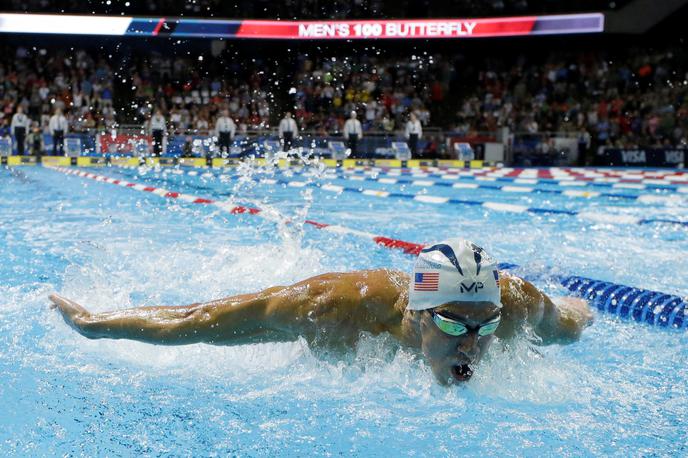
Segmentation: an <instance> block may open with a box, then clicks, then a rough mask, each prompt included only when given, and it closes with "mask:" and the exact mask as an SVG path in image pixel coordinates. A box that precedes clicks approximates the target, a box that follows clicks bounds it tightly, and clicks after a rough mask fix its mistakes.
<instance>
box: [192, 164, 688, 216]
mask: <svg viewBox="0 0 688 458" xmlns="http://www.w3.org/2000/svg"><path fill="white" fill-rule="evenodd" d="M204 175H205V176H208V177H214V176H215V175H214V174H211V173H209V172H206V173H205V174H204ZM202 176H203V175H202ZM224 176H228V175H224ZM230 178H231V179H239V178H240V176H230ZM248 179H249V180H251V181H254V182H256V183H263V184H269V185H284V186H287V187H292V188H304V187H311V188H317V189H320V190H323V191H327V192H334V193H342V192H347V193H353V194H362V195H365V196H368V197H376V198H381V199H388V198H398V199H402V200H414V201H416V202H421V203H426V204H434V205H457V206H481V207H483V208H487V209H489V210H494V211H498V212H507V213H530V214H538V215H548V214H549V215H567V216H574V217H576V218H579V219H583V220H589V221H593V222H597V223H607V224H616V225H631V224H634V225H636V224H637V225H645V224H656V223H658V224H670V225H677V226H680V227H686V228H688V220H686V221H682V220H673V219H669V218H640V217H637V216H632V215H620V214H612V213H600V212H594V211H581V210H562V209H556V208H553V209H550V208H538V207H527V206H525V205H519V204H510V203H504V202H491V201H481V200H469V199H454V198H450V197H444V196H433V195H429V194H423V193H418V194H406V193H400V192H390V191H381V190H376V189H366V188H352V187H349V186H341V185H336V184H331V183H327V184H320V183H313V182H308V181H300V180H283V179H277V178H255V177H250V178H248Z"/></svg>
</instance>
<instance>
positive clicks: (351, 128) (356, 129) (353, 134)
mask: <svg viewBox="0 0 688 458" xmlns="http://www.w3.org/2000/svg"><path fill="white" fill-rule="evenodd" d="M344 138H346V139H347V142H348V147H349V149H350V150H351V157H358V156H357V148H358V140H360V139H361V138H363V128H362V127H361V121H359V120H358V119H356V112H355V111H352V112H351V116H350V117H349V119H347V120H346V122H345V123H344Z"/></svg>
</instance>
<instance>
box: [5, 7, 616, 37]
mask: <svg viewBox="0 0 688 458" xmlns="http://www.w3.org/2000/svg"><path fill="white" fill-rule="evenodd" d="M603 31H604V15H603V14H602V13H585V14H565V15H555V16H554V15H552V16H518V17H498V18H480V19H408V20H407V19H392V20H356V21H346V20H344V21H339V20H338V21H272V20H270V21H262V20H261V21H257V20H250V19H244V20H217V19H189V18H165V17H160V18H143V17H121V16H120V17H117V16H113V17H109V16H74V15H65V14H60V15H50V14H6V13H2V14H0V33H31V34H35V33H48V34H66V35H107V36H141V37H179V38H224V39H230V38H244V39H278V40H352V39H364V40H365V39H369V40H370V39H410V38H415V39H418V38H424V39H425V38H486V37H504V36H526V35H562V34H574V33H599V32H603Z"/></svg>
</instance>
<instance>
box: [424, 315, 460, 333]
mask: <svg viewBox="0 0 688 458" xmlns="http://www.w3.org/2000/svg"><path fill="white" fill-rule="evenodd" d="M432 318H433V321H434V322H435V324H436V325H437V327H438V328H440V331H442V332H444V333H445V334H449V335H450V336H462V335H464V334H466V333H467V332H468V329H467V328H466V326H464V325H463V324H461V323H458V322H456V321H450V320H447V319H446V318H444V317H442V316H440V315H438V314H436V313H435V314H433V315H432Z"/></svg>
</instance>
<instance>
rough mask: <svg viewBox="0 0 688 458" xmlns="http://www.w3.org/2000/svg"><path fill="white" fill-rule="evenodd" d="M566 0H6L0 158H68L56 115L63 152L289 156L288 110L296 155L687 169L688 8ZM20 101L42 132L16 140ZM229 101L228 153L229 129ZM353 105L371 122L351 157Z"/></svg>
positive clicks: (1, 26) (1, 24)
mask: <svg viewBox="0 0 688 458" xmlns="http://www.w3.org/2000/svg"><path fill="white" fill-rule="evenodd" d="M139 3H140V4H139ZM567 3H568V4H570V2H563V1H552V0H550V1H500V0H495V1H485V2H478V1H453V2H421V1H408V2H404V1H402V2H384V1H379V2H354V3H350V4H349V3H348V2H343V3H342V2H318V1H304V2H300V1H294V2H286V3H284V4H275V2H260V1H258V2H238V3H237V4H225V2H212V1H201V0H199V1H197V2H166V1H161V2H151V3H146V4H145V5H144V4H143V3H142V2H134V1H132V2H118V1H113V2H46V1H40V2H32V1H28V2H24V1H22V2H15V1H11V2H8V3H6V5H5V9H6V13H5V14H3V16H2V17H1V18H0V31H1V32H5V33H3V35H2V47H3V53H2V55H3V56H4V62H3V63H2V67H1V69H2V80H3V81H2V86H1V87H0V91H2V92H1V93H0V100H1V103H2V114H3V118H2V125H1V127H0V128H1V129H2V130H1V132H2V136H3V144H2V145H1V146H0V152H1V154H3V155H4V156H10V155H16V154H19V155H23V154H31V155H33V156H44V155H51V156H52V155H57V154H58V152H57V149H56V148H54V145H55V144H56V142H54V141H53V138H52V135H51V132H50V129H49V126H48V124H49V120H50V117H51V116H52V115H53V113H54V111H55V110H56V109H58V108H59V109H61V111H63V113H64V115H65V118H66V121H67V123H68V128H67V130H66V131H65V134H64V136H65V139H64V143H65V145H64V147H63V146H62V145H63V143H62V142H63V141H62V140H61V141H60V145H59V146H60V148H59V154H60V155H61V154H62V152H63V150H64V154H66V155H68V156H89V157H95V158H101V157H103V156H105V155H115V156H120V155H135V156H141V157H142V156H148V155H152V154H155V155H156V156H159V157H161V158H179V157H184V156H192V157H203V158H205V157H208V158H213V157H214V158H225V157H226V158H240V157H244V156H247V155H261V154H263V153H264V151H265V150H266V149H270V148H273V149H276V148H277V146H276V145H275V144H274V141H278V140H279V135H278V134H279V132H278V126H279V122H280V119H282V117H283V115H284V114H285V112H287V111H289V112H291V113H292V115H293V119H294V120H295V121H296V126H297V128H298V132H297V135H296V136H295V137H294V138H293V141H292V142H291V146H292V147H294V148H301V149H302V151H308V153H309V154H314V155H318V156H321V157H333V158H337V159H343V158H345V157H346V158H348V157H352V158H353V157H355V158H359V159H385V158H387V159H422V160H430V159H464V158H474V159H476V160H484V161H486V162H488V163H493V164H497V163H503V164H508V165H536V166H548V165H556V166H564V165H624V164H626V165H649V166H675V165H677V164H681V163H683V162H684V157H683V151H682V148H683V146H684V145H685V143H686V138H687V134H686V128H687V126H686V122H687V121H686V119H687V118H686V105H685V93H686V71H687V70H688V68H687V62H686V52H685V50H684V48H685V41H684V37H685V31H684V27H683V24H684V20H685V18H686V11H687V10H686V8H684V5H683V4H682V2H674V1H668V2H662V5H661V7H660V6H656V5H655V6H653V7H652V8H649V9H650V10H651V13H648V14H642V15H639V14H638V12H639V11H645V10H646V9H647V8H646V5H645V3H644V2H627V1H620V2H605V1H599V2H598V1H586V2H577V3H576V8H575V9H571V8H569V7H567V6H566V4H567ZM38 12H40V15H38V14H37V13H38ZM48 13H49V14H48ZM66 15H70V16H66ZM462 17H470V18H474V19H458V18H462ZM224 18H233V19H224ZM408 18H413V20H408ZM447 18H456V19H447ZM514 18H516V19H514ZM357 21H358V22H357ZM77 33H78V34H83V35H76V34H77ZM19 106H21V107H22V108H23V109H24V113H25V114H26V115H27V116H28V118H29V120H30V123H31V127H30V128H29V129H26V133H25V134H24V136H25V137H26V136H27V135H28V134H30V133H32V132H33V130H34V128H36V127H37V128H38V129H40V132H41V133H43V136H42V139H41V141H40V142H39V141H38V140H37V139H36V140H35V141H34V142H33V143H32V144H31V145H29V144H28V143H25V144H24V145H22V146H21V147H20V146H19V145H18V143H19V142H17V139H16V138H13V136H12V134H13V133H12V132H11V129H10V124H11V118H12V115H13V114H14V112H15V111H16V108H17V107H19ZM157 109H159V110H160V111H161V115H162V116H163V117H164V122H165V123H164V129H161V131H162V130H164V136H163V139H162V140H161V141H160V143H161V145H160V147H159V148H154V143H155V142H154V139H153V137H152V135H151V132H152V130H151V128H150V120H151V117H152V115H153V114H154V112H155V110H157ZM224 109H227V110H228V115H229V116H230V117H231V118H232V120H233V122H234V123H235V126H236V131H235V134H234V135H232V138H231V145H230V146H229V148H227V147H226V146H225V147H223V148H220V146H219V143H218V132H217V131H216V130H215V127H216V121H217V119H218V117H219V116H220V115H221V113H222V110H224ZM352 111H355V112H356V113H357V117H358V119H359V120H360V121H361V127H362V130H363V131H364V132H365V135H363V136H362V138H360V139H359V141H358V142H357V144H356V147H355V149H354V150H353V151H351V149H350V148H348V147H349V146H350V145H348V142H347V138H346V135H344V123H345V121H346V119H347V118H349V117H350V113H351V112H352ZM412 113H413V114H414V115H415V117H416V119H417V120H418V121H419V122H420V128H421V129H422V133H420V132H419V135H418V139H417V140H415V141H414V142H413V145H411V146H412V149H413V151H410V149H409V147H408V144H410V143H411V142H409V135H408V133H407V132H406V127H407V124H408V120H409V116H410V115H411V114H412ZM25 137H24V139H25ZM25 141H26V140H25ZM39 143H40V144H39ZM282 143H283V142H282ZM352 153H353V154H352ZM5 160H6V159H5Z"/></svg>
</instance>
